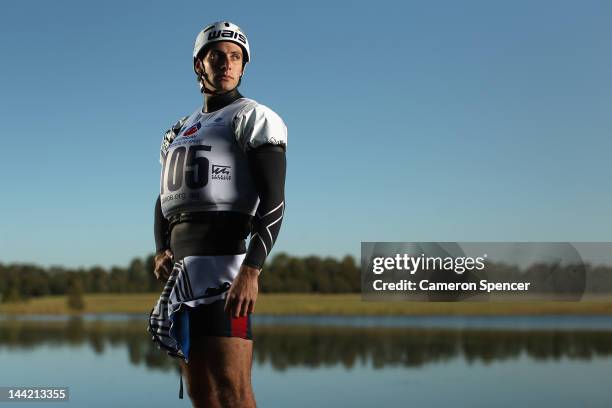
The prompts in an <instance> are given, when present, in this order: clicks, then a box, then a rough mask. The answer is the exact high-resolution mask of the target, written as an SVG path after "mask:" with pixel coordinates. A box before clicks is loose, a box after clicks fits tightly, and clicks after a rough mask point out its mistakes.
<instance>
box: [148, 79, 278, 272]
mask: <svg viewBox="0 0 612 408" xmlns="http://www.w3.org/2000/svg"><path fill="white" fill-rule="evenodd" d="M223 98H224V99H217V100H216V102H217V106H214V107H213V108H216V110H213V111H212V112H209V113H205V112H203V111H202V109H198V110H196V111H195V112H194V113H193V114H191V115H190V116H188V117H184V118H181V119H180V120H179V121H178V122H177V123H176V124H175V125H174V126H173V127H172V128H171V129H170V130H168V131H167V132H166V134H165V135H164V138H163V140H162V146H161V151H160V162H161V164H162V171H161V179H160V196H159V198H158V200H157V203H156V207H155V239H156V248H157V251H158V252H159V251H161V250H163V249H165V248H168V247H169V248H171V249H172V251H173V252H174V254H175V258H179V259H180V258H182V257H184V256H195V255H199V256H205V255H225V254H240V253H245V252H246V258H245V261H244V263H245V264H247V265H251V266H254V267H258V268H261V266H262V265H263V262H264V260H265V258H266V257H267V256H268V254H269V253H270V250H271V248H272V246H273V244H274V242H275V240H276V237H277V236H278V233H279V230H280V226H281V223H282V218H283V215H284V211H285V201H284V181H285V171H286V159H285V150H286V146H287V128H286V126H285V124H284V122H283V121H282V119H281V118H280V117H279V116H278V115H277V114H276V113H275V112H274V111H272V110H271V109H269V108H268V107H266V106H264V105H261V104H259V103H257V102H256V101H254V100H252V99H248V98H244V97H242V96H241V95H240V94H239V93H238V92H237V91H233V95H232V94H231V93H230V94H227V95H224V96H223ZM219 100H221V102H219ZM210 107H211V106H210V105H209V108H210ZM249 233H250V235H251V241H250V244H249V247H248V250H247V249H246V247H245V242H244V240H245V238H247V236H248V235H249Z"/></svg>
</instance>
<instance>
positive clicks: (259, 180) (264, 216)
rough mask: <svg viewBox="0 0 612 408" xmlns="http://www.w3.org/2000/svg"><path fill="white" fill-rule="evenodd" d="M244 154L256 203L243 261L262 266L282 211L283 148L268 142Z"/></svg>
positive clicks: (275, 235)
mask: <svg viewBox="0 0 612 408" xmlns="http://www.w3.org/2000/svg"><path fill="white" fill-rule="evenodd" d="M247 157H248V160H249V169H250V171H251V177H252V179H253V182H254V184H255V188H256V190H257V194H258V195H259V206H258V207H257V212H256V213H255V216H254V217H253V229H252V231H251V241H250V243H249V249H248V250H247V254H246V258H245V259H244V262H243V263H244V264H245V265H249V266H253V267H256V268H261V267H262V266H263V264H264V261H265V260H266V257H267V256H268V254H269V253H270V251H271V250H272V246H273V245H274V242H275V241H276V238H277V237H278V233H279V231H280V228H281V223H282V221H283V215H284V213H285V173H286V169H287V160H286V158H285V149H284V148H283V147H281V146H274V145H269V144H268V145H263V146H260V147H258V148H256V149H253V150H250V151H248V152H247Z"/></svg>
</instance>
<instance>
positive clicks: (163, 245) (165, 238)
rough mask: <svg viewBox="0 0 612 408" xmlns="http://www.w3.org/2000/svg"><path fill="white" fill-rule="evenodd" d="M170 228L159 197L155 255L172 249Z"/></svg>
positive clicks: (157, 202)
mask: <svg viewBox="0 0 612 408" xmlns="http://www.w3.org/2000/svg"><path fill="white" fill-rule="evenodd" d="M168 227H169V224H168V220H167V219H166V218H165V217H164V214H162V210H161V200H160V198H159V196H157V201H155V223H154V234H155V253H159V252H161V251H163V250H165V249H168V248H170V242H169V238H170V237H169V234H168Z"/></svg>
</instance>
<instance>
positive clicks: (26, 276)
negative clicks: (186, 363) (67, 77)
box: [0, 253, 360, 302]
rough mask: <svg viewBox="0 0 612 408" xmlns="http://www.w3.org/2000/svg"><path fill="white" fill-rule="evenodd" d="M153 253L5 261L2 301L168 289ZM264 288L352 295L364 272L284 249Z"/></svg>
mask: <svg viewBox="0 0 612 408" xmlns="http://www.w3.org/2000/svg"><path fill="white" fill-rule="evenodd" d="M153 266H154V261H153V255H149V256H147V257H146V258H144V259H141V258H135V259H133V260H132V261H131V262H130V264H129V265H128V266H127V267H117V266H115V267H112V268H102V267H99V266H94V267H92V268H77V269H69V268H65V267H59V266H53V267H49V268H43V267H40V266H36V265H32V264H8V265H5V264H2V263H0V301H1V302H11V301H19V300H27V299H29V298H33V297H40V296H49V295H66V294H72V293H79V292H83V293H142V292H157V291H161V290H162V288H163V283H162V282H159V281H158V280H157V279H156V278H155V276H154V275H153ZM259 289H260V291H261V292H268V293H272V292H277V293H278V292H283V293H288V292H289V293H297V292H315V293H350V292H359V291H360V271H359V267H358V266H357V265H356V263H355V260H354V259H353V258H352V257H351V256H345V257H344V258H342V259H341V260H337V259H334V258H321V257H318V256H308V257H295V256H289V255H287V254H285V253H279V254H277V255H276V256H274V257H273V258H272V259H271V260H270V261H268V262H266V265H265V266H264V269H263V271H262V275H261V277H260V278H259Z"/></svg>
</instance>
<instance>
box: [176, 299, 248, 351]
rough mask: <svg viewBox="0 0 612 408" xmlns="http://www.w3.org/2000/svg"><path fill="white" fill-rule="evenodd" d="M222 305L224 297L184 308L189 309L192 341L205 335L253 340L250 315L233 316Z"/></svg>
mask: <svg viewBox="0 0 612 408" xmlns="http://www.w3.org/2000/svg"><path fill="white" fill-rule="evenodd" d="M224 307H225V299H223V300H217V301H216V302H213V303H211V304H208V305H198V306H196V307H194V308H190V307H188V308H186V309H187V310H188V311H189V337H190V340H191V342H192V343H193V342H194V341H197V340H198V339H199V338H201V337H206V336H214V337H240V338H243V339H247V340H253V334H252V332H251V315H250V314H248V315H246V316H244V317H236V318H234V317H231V316H230V315H228V314H227V313H226V312H225V310H224Z"/></svg>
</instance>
